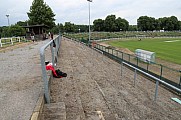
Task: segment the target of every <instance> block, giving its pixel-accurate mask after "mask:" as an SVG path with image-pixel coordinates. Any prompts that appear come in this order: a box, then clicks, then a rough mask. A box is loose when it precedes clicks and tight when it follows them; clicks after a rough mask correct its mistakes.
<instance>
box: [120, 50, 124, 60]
mask: <svg viewBox="0 0 181 120" xmlns="http://www.w3.org/2000/svg"><path fill="white" fill-rule="evenodd" d="M121 53H122V60H123V59H124V58H123V52H121Z"/></svg>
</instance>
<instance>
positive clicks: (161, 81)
mask: <svg viewBox="0 0 181 120" xmlns="http://www.w3.org/2000/svg"><path fill="white" fill-rule="evenodd" d="M121 63H122V64H121V76H122V72H123V64H125V65H126V66H128V67H130V68H132V69H134V70H135V72H134V86H135V84H136V76H137V71H139V72H140V73H142V74H144V75H146V76H148V77H150V78H152V79H154V80H155V81H156V87H155V97H154V101H156V99H157V96H158V86H159V83H162V84H164V85H166V86H168V87H170V88H172V89H174V90H175V91H177V92H179V93H181V89H179V88H177V87H175V86H173V85H171V84H169V83H167V82H165V81H163V80H161V79H159V78H157V77H155V76H153V75H151V74H149V73H147V72H145V71H143V70H140V69H138V68H137V67H134V66H132V65H130V64H129V63H126V62H124V61H122V62H121Z"/></svg>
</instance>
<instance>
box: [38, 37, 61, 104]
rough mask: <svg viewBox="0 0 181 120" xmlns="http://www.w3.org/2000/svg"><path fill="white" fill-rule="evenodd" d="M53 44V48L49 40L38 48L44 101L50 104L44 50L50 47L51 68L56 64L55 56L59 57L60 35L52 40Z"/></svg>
mask: <svg viewBox="0 0 181 120" xmlns="http://www.w3.org/2000/svg"><path fill="white" fill-rule="evenodd" d="M54 42H55V44H56V46H55V47H53V40H50V42H48V43H47V44H45V45H44V46H42V47H41V48H40V60H41V69H42V77H43V82H44V94H45V100H46V102H47V103H50V88H49V80H48V76H47V71H46V66H45V57H46V56H45V50H46V49H47V48H48V47H49V46H50V50H51V59H52V61H51V62H52V64H53V66H54V65H55V63H56V62H57V56H58V55H59V49H60V45H61V35H60V34H59V36H57V37H56V38H55V39H54Z"/></svg>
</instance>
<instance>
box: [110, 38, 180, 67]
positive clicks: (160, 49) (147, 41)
mask: <svg viewBox="0 0 181 120" xmlns="http://www.w3.org/2000/svg"><path fill="white" fill-rule="evenodd" d="M107 43H108V44H109V45H111V46H114V47H120V48H128V49H130V50H131V51H133V52H134V51H135V50H136V49H144V50H148V51H151V52H155V53H156V58H160V59H163V60H166V61H170V62H173V63H177V64H181V38H142V39H141V41H139V39H138V38H137V39H121V40H117V41H107Z"/></svg>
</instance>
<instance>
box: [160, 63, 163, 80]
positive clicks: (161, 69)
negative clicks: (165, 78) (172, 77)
mask: <svg viewBox="0 0 181 120" xmlns="http://www.w3.org/2000/svg"><path fill="white" fill-rule="evenodd" d="M160 67H161V68H160V80H161V79H162V74H163V65H162V64H160Z"/></svg>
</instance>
